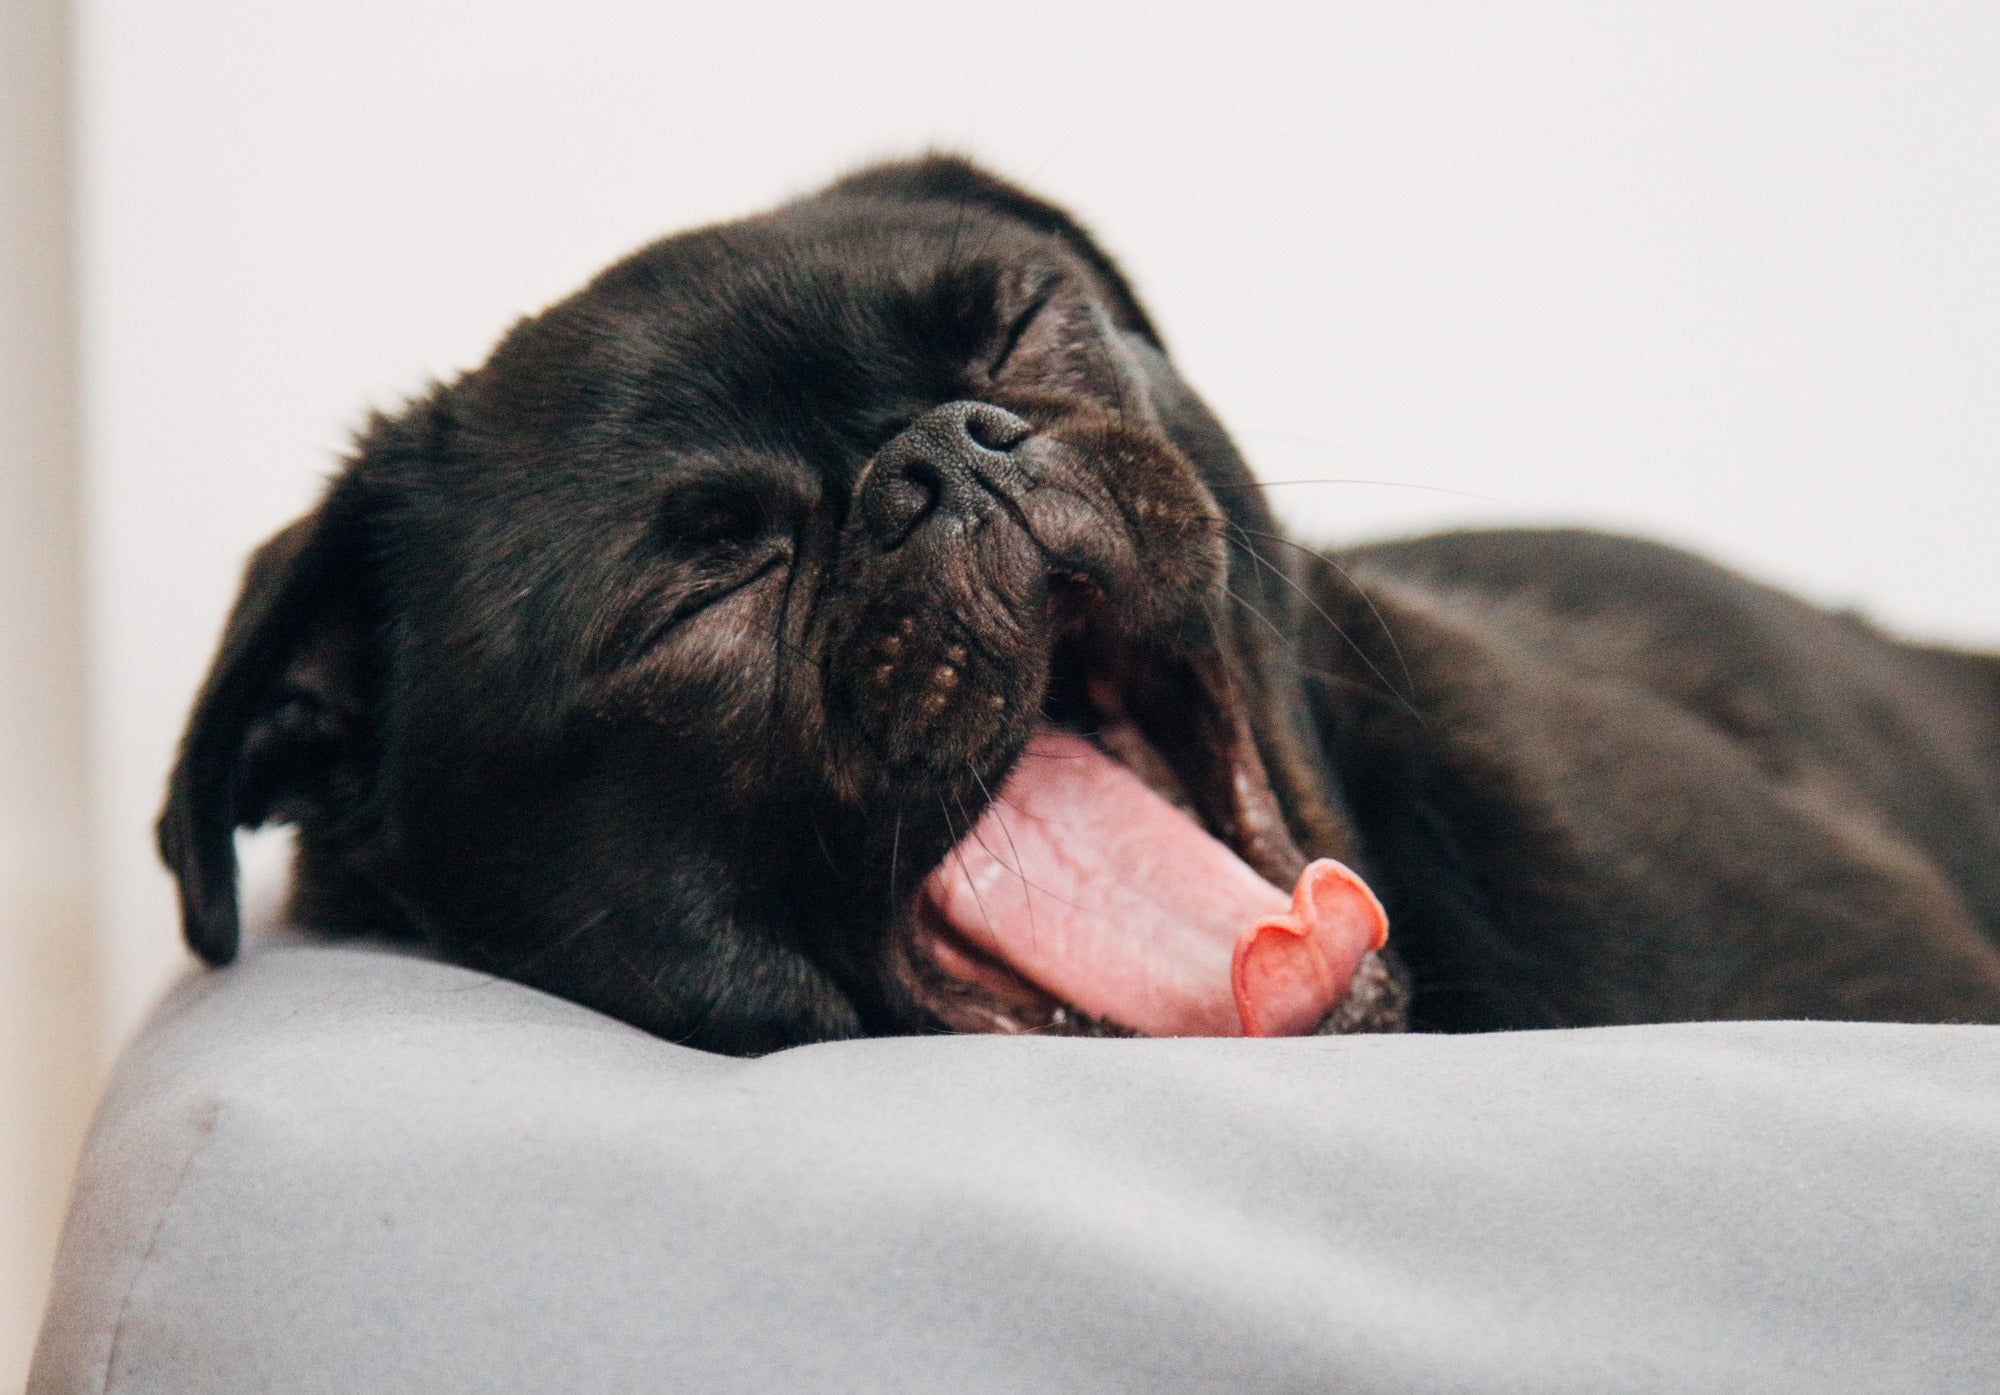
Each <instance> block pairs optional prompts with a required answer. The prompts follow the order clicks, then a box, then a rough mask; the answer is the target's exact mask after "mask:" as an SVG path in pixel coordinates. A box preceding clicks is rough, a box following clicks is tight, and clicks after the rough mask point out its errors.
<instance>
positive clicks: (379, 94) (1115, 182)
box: [80, 0, 2000, 1031]
mask: <svg viewBox="0 0 2000 1395" xmlns="http://www.w3.org/2000/svg"><path fill="white" fill-rule="evenodd" d="M81 21H82V23H81V29H80V34H81V56H82V61H83V65H84V66H83V88H82V93H83V108H82V110H83V121H84V128H83V129H84V146H83V149H84V182H83V195H84V201H83V209H84V217H85V240H84V268H85V286H86V302H85V320H86V330H87V337H86V343H87V359H86V386H87V420H86V425H87V430H86V446H87V452H88V458H89V519H90V528H91V539H92V547H93V553H92V570H91V581H92V589H93V596H94V611H93V625H94V631H93V633H94V636H95V640H94V649H93V665H94V667H93V670H92V677H93V680H94V682H95V684H96V691H97V693H98V694H99V695H100V700H99V705H98V710H97V717H96V727H95V730H94V737H95V740H96V749H97V752H98V772H99V773H98V784H97V796H98V803H97V824H96V830H97V835H98V838H99V848H100V855H101V858H102V864H101V865H102V877H101V880H100V886H101V889H102V897H103V900H102V909H103V916H104V930H105V944H106V947H107V953H108V964H109V970H110V972H111V974H112V978H113V982H112V1000H113V1003H114V1013H113V1017H112V1021H113V1024H114V1027H115V1029H116V1030H119V1031H122V1030H123V1029H124V1027H125V1026H126V1025H127V1024H129V1023H130V1022H131V1021H132V1020H133V1017H134V1014H135V1013H136V1012H137V1011H138V1009H139V1007H140V1005H141V1004H142V1003H143V1001H144V1000H146V999H147V998H148V997H149V996H150V995H151V994H152V993H153V992H154V991H155V990H156V988H157V986H158V984H159V982H160V981H161V978H162V975H163V974H165V973H167V972H169V971H170V970H171V969H172V967H173V966H174V965H176V964H177V963H179V962H180V951H179V949H178V947H177V944H176V942H175V939H174V933H173V923H172V916H171V912H170V909H169V894H168V888H167V884H166V881H165V879H164V877H163V876H162V875H161V873H160V872H159V871H158V870H157V869H156V868H155V866H154V865H153V861H152V855H151V852H150V849H149V845H148V839H147V823H148V821H149V819H150V817H151V815H152V812H153V809H154V805H155V802H156V800H157V796H158V791H159V787H160V781H161V776H162V772H163V770H164V768H165V766H166V764H167V761H168V756H169V751H170V748H171V744H172V741H173V739H174V736H175V734H176V729H177V725H178V723H179V721H180V718H181V714H182V712H183V710H184V707H185V704H186V701H187V699H188V696H189V694H190V692H191V690H192V689H193V687H194V684H195V682H196V680H197V678H198V675H199V672H200V670H201V667H202V665H203V663H204V661H205V659H206V657H207V651H208V648H209V646H210V644H211V642H212V640H213V638H214V635H215V632H216V627H217V625H218V622H219V618H220V616H221V613H222V611H223V608H224V605H225V603H226V601H227V600H228V597H229V594H230V592H231V590H232V587H233V584H234V580H235V576H236V571H237V567H238V565H239V563H240V560H241V558H242V556H243V554H244V552H245V551H246V549H247V548H248V547H249V546H250V545H251V544H252V543H253V542H254V541H255V540H256V539H257V538H258V537H260V536H261V535H262V534H264V533H266V532H268V531H269V530H271V529H273V528H275V527H276V526H278V525H279V524H280V523H282V522H284V521H285V520H286V519H287V518H288V517H289V516H291V515H292V514H294V513H296V512H297V511H299V510H300V509H301V508H302V507H304V506H305V505H306V504H307V502H308V500H309V499H310V497H311V496H312V494H313V491H314V489H315V487H316V484H317V482H318V480H319V479H320V478H321V476H322V475H323V474H324V473H325V472H326V471H327V470H328V469H329V468H330V466H331V465H332V463H333V461H334V459H335V457H336V455H337V453H338V452H339V451H340V449H341V446H342V443H343V440H344V438H345V433H346V431H347V429H348V428H349V427H350V426H351V425H353V424H354V423H355V422H356V421H358V419H359V418H360V415H361V413H362V411H363V409H364V407H365V406H366V405H367V404H369V403H371V402H375V403H382V402H389V401H393V400H394V399H395V398H396V397H397V396H398V395H399V394H401V393H404V392H407V391H409V390H411V389H413V388H416V387H417V386H419V385H420V384H421V383H422V381H423V380H424V378H425V377H426V375H429V374H439V373H449V372H451V371H453V370H455V369H457V368H459V367H462V366H465V365H468V364H471V363H473V362H474V361H476V360H477V359H478V358H479V357H480V355H481V353H482V351H483V350H484V348H485V347H486V345H487V344H488V343H489V342H490V341H491V340H492V338H493V337H494V336H495V334H497V333H498V332H499V331H500V330H501V329H502V328H503V327H504V326H505V325H506V324H507V322H508V321H509V320H510V319H511V318H512V317H513V316H514V315H516V314H518V313H520V312H522V311H524V310H528V309H531V308H533V307H535V306H537V305H539V304H541V303H543V302H545V301H547V300H549V299H551V298H552V297H555V296H557V295H559V294H561V293H563V292H564V291H566V290H567V289H569V288H570V287H572V286H573V285H574V284H576V283H577V282H578V281H580V280H581V279H582V278H583V277H584V276H586V275H587V274H589V273H590V272H591V271H592V270H594V269H595V268H596V267H597V266H599V265H600V264H601V263H603V262H605V261H607V260H608V259H610V258H611V257H613V256H615V255H617V254H619V253H621V252H623V251H625V250H626V249H628V248H630V247H631V246H633V245H635V244H637V243H639V242H641V241H644V240H646V239H649V238H651V237H653V236H655V235H657V234H659V233H662V232H665V231H668V230H671V229H674V228H677V227H680V226H683V225H686V224H688V223H690V222H694V221H697V220H702V219H709V218H715V217H720V216H724V215H729V214H733V213H737V212H741V211H746V210H750V209H754V208H756V207H758V206H759V205H762V204H765V203H767V202H769V201H771V200H772V199H774V198H777V197H779V196H782V195H785V194H788V193H791V192H793V191H796V190H800V189H803V188H805V187H808V186H810V185H812V184H814V183H815V182H817V181H819V180H821V179H823V178H825V177H826V176H828V175H830V174H832V173H834V172H836V171H838V170H840V169H841V168H843V167H845V166H847V165H849V164H850V163H852V162H853V161H855V160H856V159H858V158H859V157H862V156H866V155H870V154H879V153H894V152H905V151H909V150H912V149H915V148H917V147H919V146H922V145H924V144H926V143H931V142H943V143H947V144H951V145H956V146H960V147H964V148H968V149H970V150H972V151H974V152H976V153H978V154H981V155H983V156H985V157H987V158H988V159H990V160H992V161H993V162H995V163H996V164H997V165H998V166H999V167H1001V168H1002V169H1003V170H1005V171H1007V172H1009V173H1012V174H1014V175H1016V176H1018V177H1020V178H1022V179H1025V180H1028V181H1030V182H1032V183H1033V184H1035V185H1037V186H1038V187H1040V188H1043V189H1045V190H1047V191H1048V192H1050V193H1051V194H1053V195H1055V196H1057V197H1059V198H1061V199H1064V200H1067V201H1069V202H1071V203H1072V204H1073V205H1074V206H1075V207H1076V208H1078V209H1080V210H1081V211H1082V213H1083V214H1084V215H1085V216H1086V217H1087V218H1088V219H1089V221H1091V222H1092V223H1094V224H1095V225H1096V226H1097V227H1098V228H1099V229H1100V230H1101V232H1102V234H1103V236H1104V237H1105V239H1106V240H1107V242H1108V243H1109V245H1110V246H1111V247H1112V248H1113V249H1115V250H1116V251H1117V252H1118V253H1119V254H1121V255H1122V256H1123V257H1124V259H1125V260H1126V261H1127V263H1128V264H1129V266H1130V268H1131V270H1132V271H1133V272H1134V273H1135V275H1136V277H1137V280H1138V282H1139V284H1140V286H1141V288H1142V290H1143V292H1144V293H1146V294H1147V295H1148V296H1149V297H1150V299H1151V301H1152V303H1153V305H1154V308H1155V309H1156V311H1157V312H1158V315H1159V318H1160V320H1161V322H1162V324H1163V325H1164V326H1165V328H1166V330H1167V332H1168V334H1169V336H1170V338H1171V340H1172V341H1173V344H1174V345H1175V347H1176V349H1177V351H1178V354H1179V357H1180V358H1181V360H1182V362H1183V365H1184V367H1185V368H1186V370H1187V372H1188V374H1189V376H1190V377H1191V379H1192V380H1193V381H1195V382H1196V383H1197V384H1198V385H1200V386H1201V387H1202V388H1203V389H1204V390H1205V391H1206V392H1207V393H1208V394H1209V396H1210V397H1211V398H1212V400H1213V401H1214V402H1215V404H1216V405H1217V406H1218V407H1219V409H1220V410H1221V411H1222V413H1223V415H1224V416H1225V418H1226V419H1227V420H1228V421H1230V422H1231V423H1232V424H1233V425H1234V426H1235V427H1236V428H1237V430H1238V431H1239V433H1240V434H1241V436H1242V438H1243V440H1244V441H1245V443H1246V445H1247V446H1248V448H1249V450H1250V452H1251V454H1252V456H1253V458H1255V459H1257V460H1259V461H1260V462H1261V463H1262V465H1263V467H1264V468H1265V469H1266V471H1267V472H1268V473H1269V474H1270V475H1272V476H1274V477H1276V476H1288V477H1336V478H1349V479H1365V480H1371V481H1388V482H1394V483H1396V484H1400V485H1414V486H1425V487H1427V488H1423V489H1416V488H1394V487H1387V486H1385V485H1378V484H1368V485H1354V484H1350V485H1329V486H1316V487H1296V488H1288V489H1284V490H1282V491H1280V493H1281V496H1282V498H1283V500H1284V501H1285V503H1286V505H1287V506H1288V507H1289V508H1290V510H1291V511H1292V513H1293V515H1294V517H1295V518H1296V519H1297V520H1298V521H1299V523H1300V525H1301V527H1303V528H1305V529H1306V530H1307V531H1309V532H1312V533H1314V534H1317V535H1319V536H1322V537H1327V538H1335V537H1342V538H1344V537H1350V536H1359V535H1365V534H1368V533H1373V532H1378V531H1382V530H1390V529H1405V528H1416V527H1428V526H1432V525H1435V524H1440V523H1446V522H1460V521H1467V520H1525V519H1562V520H1573V521H1586V522H1595V523H1602V524H1606V525H1609V526H1613V527H1619V528H1628V529H1638V530H1642V531H1646V532H1650V533H1655V534H1660V535H1663V536H1666V537H1669V538H1673V539H1677V540H1680V541H1683V542H1687V543H1692V544H1695V545H1697V546H1700V547H1704V548H1707V549H1709V550H1711V551H1714V552H1716V553H1719V554H1721V555H1722V556H1724V557H1726V558H1729V559H1731V560H1734V561H1736V562H1738V563H1740V564H1741V565H1743V566H1746V567H1748V568H1751V569H1752V570H1754V571H1756V572H1758V573H1760V574H1762V575H1765V576H1768V577H1772V578H1775V579H1778V580H1780V581H1783V582H1787V583H1790V584H1792V585H1795V586H1797V587H1800V588H1802V589H1804V590H1806V591H1808V592H1810V593H1811V594H1813V595H1816V596H1819V597H1823V598H1825V599H1828V600H1831V601H1839V602H1860V603H1862V604H1865V605H1866V606H1867V607H1869V608H1870V609H1871V610H1873V611H1874V612H1876V613H1877V614H1878V615H1880V616H1882V617H1884V618H1886V619H1889V620H1891V621H1893V622H1895V623H1897V624H1900V625H1904V626H1907V627H1909V628H1911V629H1913V630H1915V631H1919V632H1922V633H1926V634H1932V635H1939V636H1949V637H1954V638H1957V639H1960V640H1964V641H1968V642H1972V641H1985V642H1989V643H1991V642H2000V561H1996V556H1995V549H1994V544H1993V521H1994V520H1995V518H1997V517H2000V392H1996V386H2000V333H1996V332H1995V326H1996V325H2000V257H1996V256H1995V255H1994V251H1993V249H1994V248H1996V247H2000V178H1997V177H1996V171H2000V83H1996V82H1995V81H1994V72H1995V69H1996V59H2000V9H1995V8H1994V7H1990V6H1986V7H1980V6H1937V5H1926V4H1908V3H1900V4H1889V3H1881V4H1875V5H1854V4H1838V5H1836V4H1818V5H1809V4H1790V3H1772V2H1771V0H1762V2H1761V3H1746V0H1728V3H1682V4H1675V5H1653V6H1605V5H1601V4H1594V3H1577V4H1554V3H1523V4H1515V5H1508V6H1493V5H1486V4H1464V5H1441V4H1430V3H1409V4H1399V5H1368V6H1363V5H1353V4H1340V3H1334V4H1328V3H1322V2H1316V3H1300V4H1294V5H1290V6H1270V7H1257V6H1245V5H1218V6H1211V7H1203V8H1195V7H1190V8H1186V9H1179V10H1173V9H1167V8H1164V7H1149V8H1146V9H1143V10H1142V9H1138V8H1133V9H1130V10H1122V11H1121V10H1114V9H1111V8H1101V7H1094V6H1091V5H1088V4H1081V3H1077V0H1063V3H1057V4H1049V3H1041V2H1040V0H1027V2H1026V3H1019V4H1014V5H1009V6H1004V7H1003V6H995V5H981V6H977V7H963V8H959V7H950V6H945V5H940V4H937V3H935V2H934V0H923V2H922V3H893V2H891V0H867V3H861V4H849V5H840V6H828V5H822V4H806V3H791V4H787V3H762V4H756V3H745V4H736V5H730V6H721V5H703V6H662V5H643V4H620V5H606V4H595V5H592V4H569V5H563V6H555V5H532V4H528V3H524V2H523V0H482V2H481V3H471V0H464V2H463V3H455V2H454V0H346V2H345V3H343V4H340V5H337V6H336V5H272V4H260V3H255V0H181V3H176V4H171V5H163V4H159V3H155V0H82V4H81ZM1432 489H1436V490H1444V491H1461V492H1458V493H1453V492H1430V490H1432ZM1468 496H1477V497H1468Z"/></svg>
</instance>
